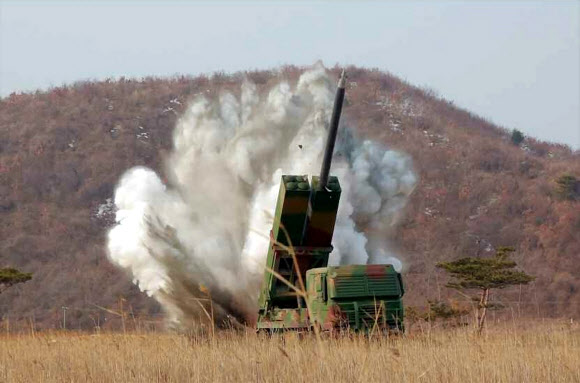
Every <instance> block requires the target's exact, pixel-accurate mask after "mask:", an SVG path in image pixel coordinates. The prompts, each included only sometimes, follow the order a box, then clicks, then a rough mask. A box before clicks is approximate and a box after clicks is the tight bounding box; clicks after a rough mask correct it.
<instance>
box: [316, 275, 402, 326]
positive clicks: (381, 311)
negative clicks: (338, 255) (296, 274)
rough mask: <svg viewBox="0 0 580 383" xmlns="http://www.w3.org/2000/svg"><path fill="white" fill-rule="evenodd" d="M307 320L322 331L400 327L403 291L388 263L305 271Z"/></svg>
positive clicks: (398, 277) (399, 276)
mask: <svg viewBox="0 0 580 383" xmlns="http://www.w3.org/2000/svg"><path fill="white" fill-rule="evenodd" d="M306 288H307V292H308V294H307V296H308V300H309V302H308V303H309V304H308V307H309V309H310V313H309V314H310V315H309V316H310V317H309V319H310V321H311V322H312V325H313V326H318V327H319V328H320V329H322V330H328V331H332V330H336V329H345V328H346V329H352V330H357V331H369V330H372V329H373V328H378V329H382V330H403V322H402V320H403V315H404V312H403V303H402V297H403V294H404V292H405V290H404V287H403V281H402V278H401V274H399V273H398V272H397V271H395V269H394V267H393V266H392V265H349V266H329V267H320V268H314V269H310V270H308V271H307V272H306Z"/></svg>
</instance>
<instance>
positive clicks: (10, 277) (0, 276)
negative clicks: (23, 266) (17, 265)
mask: <svg viewBox="0 0 580 383" xmlns="http://www.w3.org/2000/svg"><path fill="white" fill-rule="evenodd" d="M30 279H32V273H23V272H21V271H18V270H16V269H12V268H5V269H0V293H1V292H3V291H4V290H6V289H7V288H9V287H10V286H13V285H15V284H17V283H24V282H26V281H29V280H30Z"/></svg>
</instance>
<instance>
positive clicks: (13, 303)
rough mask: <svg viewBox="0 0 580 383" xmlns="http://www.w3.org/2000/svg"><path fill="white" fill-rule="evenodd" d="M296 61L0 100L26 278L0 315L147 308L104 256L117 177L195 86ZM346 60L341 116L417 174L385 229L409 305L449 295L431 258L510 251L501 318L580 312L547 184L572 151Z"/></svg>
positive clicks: (572, 235)
mask: <svg viewBox="0 0 580 383" xmlns="http://www.w3.org/2000/svg"><path fill="white" fill-rule="evenodd" d="M302 70H303V69H302V68H296V67H284V68H281V69H279V70H276V71H254V72H247V73H236V74H233V75H225V74H222V73H218V74H214V75H212V76H210V77H208V76H199V77H195V78H194V77H175V78H171V79H158V78H145V79H142V80H129V79H124V78H121V79H119V80H118V81H101V82H79V83H76V84H73V85H71V86H65V87H60V88H55V89H52V90H50V91H47V92H36V93H35V94H12V95H10V96H9V97H6V98H3V99H1V100H0V132H1V135H0V267H7V266H11V267H18V268H20V269H22V270H23V271H27V272H33V273H34V277H33V279H32V280H31V281H30V282H28V283H26V284H23V285H21V286H17V287H13V288H12V289H10V290H7V291H6V292H4V293H2V295H0V317H2V318H4V320H5V321H6V320H9V321H11V322H15V321H18V320H19V319H25V320H26V321H29V320H32V321H34V323H36V325H37V326H38V327H46V328H54V327H59V326H61V324H62V319H63V318H62V316H63V312H64V310H65V309H63V308H62V307H63V306H64V307H67V308H68V309H66V313H67V314H66V315H67V327H69V328H91V327H93V326H95V325H99V326H106V325H107V323H112V322H115V321H116V322H117V323H118V319H117V317H116V316H115V315H114V314H111V313H109V312H106V311H103V310H102V309H101V308H99V307H97V306H100V307H118V306H119V305H121V304H123V305H124V310H126V311H127V312H130V313H133V314H134V315H135V316H141V318H146V319H151V318H157V317H158V316H159V315H160V312H159V310H160V308H159V306H158V305H157V304H155V303H154V302H153V301H152V300H151V299H149V298H147V297H146V296H144V295H143V294H141V293H140V292H139V291H138V289H137V288H136V287H135V286H133V285H132V283H131V281H130V277H128V276H126V275H124V274H123V273H122V272H120V271H118V270H116V269H115V268H114V267H113V266H112V265H111V264H110V263H109V262H108V260H107V258H106V255H105V247H104V244H105V234H106V231H107V228H108V227H110V225H111V224H112V222H113V219H114V213H113V212H112V210H111V204H110V198H112V197H113V192H114V187H115V183H116V181H117V180H118V179H119V177H120V175H121V174H122V173H123V172H124V171H125V170H127V169H128V168H130V167H132V166H135V165H146V166H148V167H151V168H153V169H155V170H156V171H158V172H159V173H160V174H163V159H164V156H165V154H166V153H167V152H168V150H169V149H170V146H171V133H172V130H173V127H174V125H175V123H176V120H177V119H178V117H179V116H180V115H181V114H182V112H183V110H184V108H185V107H186V105H187V101H188V100H190V99H191V98H192V97H194V96H195V95H197V94H202V93H203V94H207V95H210V96H212V95H217V94H219V92H220V91H222V90H225V89H228V90H231V91H232V92H234V93H236V92H239V84H240V83H241V81H242V79H243V77H244V76H248V77H249V78H250V79H251V80H252V81H254V82H255V83H256V84H257V85H258V87H259V89H266V87H268V86H269V85H272V84H274V83H276V82H278V81H280V80H281V79H286V80H288V81H290V82H295V81H296V79H297V78H298V76H299V74H300V73H301V72H302ZM347 70H348V73H349V81H350V82H349V85H348V90H347V103H346V105H345V108H344V113H343V115H344V121H345V122H346V123H348V124H350V125H352V126H355V127H356V129H357V131H358V132H359V134H360V135H362V136H366V137H371V138H374V139H376V140H379V141H381V142H384V143H385V144H387V145H388V146H390V147H392V148H395V149H398V150H402V151H405V152H406V153H408V154H409V155H410V156H411V157H412V158H413V161H414V165H415V168H416V171H417V173H418V175H419V179H420V182H419V184H418V186H417V188H416V189H415V191H414V192H413V194H412V197H411V199H410V201H409V204H408V206H407V208H406V210H405V211H404V212H403V213H402V216H401V219H400V221H399V224H398V225H397V226H396V227H394V228H393V230H392V232H390V233H385V235H387V236H390V237H391V238H392V239H393V243H395V244H396V246H397V250H398V251H399V253H400V254H402V256H403V258H404V260H405V263H406V265H407V268H406V276H405V278H406V283H407V290H408V294H407V296H406V303H407V304H411V305H421V304H424V303H425V302H426V300H427V299H440V298H444V297H447V296H451V297H454V298H457V296H455V295H450V294H451V293H449V292H448V291H446V289H445V288H444V284H445V276H444V275H443V274H442V272H441V271H437V270H436V267H435V265H436V263H437V262H440V261H446V260H451V259H455V258H458V257H460V256H468V255H484V254H488V253H492V252H493V250H494V248H496V247H498V246H515V247H516V249H517V253H516V254H517V255H516V256H515V258H514V259H515V260H516V261H517V262H518V264H519V265H520V266H521V267H522V268H523V269H524V270H525V271H526V272H528V273H529V274H532V275H535V276H537V279H536V280H535V281H534V282H533V283H532V284H530V285H529V286H526V287H523V288H522V289H517V288H516V289H514V290H508V291H506V292H504V293H502V295H501V296H498V297H496V298H498V299H499V300H501V302H502V303H503V304H504V305H506V306H509V307H511V308H512V310H511V313H512V315H513V313H517V315H534V316H540V317H546V316H575V317H578V316H580V278H579V276H580V262H579V260H580V259H579V256H580V201H578V200H574V199H573V198H564V197H562V195H561V193H559V190H558V183H557V182H556V181H557V180H558V178H559V177H561V176H563V175H572V176H574V177H576V179H580V153H578V152H575V153H574V152H572V151H571V150H570V148H569V147H567V146H564V145H555V144H549V143H545V142H540V141H537V140H534V139H532V138H526V139H525V141H524V142H523V143H522V144H521V145H520V146H516V145H514V144H513V143H512V142H511V139H510V132H509V131H507V130H505V129H502V128H500V127H497V126H494V125H493V124H491V123H489V122H487V121H485V120H483V119H481V118H479V117H477V116H474V115H473V114H470V113H469V112H467V111H464V110H461V109H459V108H456V107H455V106H454V105H453V104H452V103H450V102H448V101H445V100H444V99H441V98H439V97H437V96H435V95H434V94H433V92H431V91H428V90H423V89H419V88H416V87H413V86H411V85H409V84H406V83H405V82H403V81H401V80H399V79H397V78H396V77H394V76H392V75H390V74H388V73H384V72H381V71H378V70H367V69H360V68H347ZM337 71H338V69H337V68H335V69H334V72H337ZM551 128H552V127H549V126H547V127H546V129H551ZM578 193H579V194H580V190H579V191H578ZM108 201H109V203H107V202H108ZM122 298H124V300H123V299H122ZM109 326H113V324H110V325H109Z"/></svg>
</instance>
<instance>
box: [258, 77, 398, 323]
mask: <svg viewBox="0 0 580 383" xmlns="http://www.w3.org/2000/svg"><path fill="white" fill-rule="evenodd" d="M345 82H346V77H345V74H344V71H343V72H342V74H341V77H340V80H339V82H338V88H337V91H336V97H335V100H334V108H333V111H332V117H331V120H330V125H329V129H328V138H327V141H326V147H325V151H324V157H323V162H322V166H321V170H320V175H319V176H314V177H312V179H311V180H310V181H309V179H308V176H306V175H283V176H282V179H281V182H280V191H279V193H278V201H277V203H276V211H275V214H274V223H273V226H272V231H271V232H270V245H269V248H268V256H267V259H266V267H265V272H264V279H263V282H262V288H261V290H260V297H259V301H258V304H259V309H258V310H259V311H258V323H257V327H258V331H261V330H264V331H270V332H271V331H277V330H310V329H312V328H313V326H318V327H319V328H320V329H323V330H328V331H334V330H337V329H342V328H348V329H351V330H357V331H358V330H369V329H371V328H372V327H373V326H377V325H378V326H379V327H381V328H383V329H387V330H388V329H396V330H402V319H403V305H402V296H403V294H404V289H403V283H402V279H401V275H400V274H399V273H398V272H396V271H395V269H394V267H393V266H392V265H349V266H334V267H328V257H329V255H330V253H331V252H332V250H333V247H332V236H333V234H334V226H335V223H336V215H337V212H338V205H339V201H340V194H341V188H340V183H339V181H338V178H337V177H333V176H330V167H331V162H332V155H333V152H334V145H335V142H336V136H337V132H338V127H339V122H340V115H341V111H342V105H343V101H344V96H345ZM289 285H292V286H294V287H295V288H296V289H298V290H300V291H304V292H305V293H306V296H307V298H306V299H307V301H305V299H304V297H303V296H301V295H302V294H298V293H296V291H295V289H294V288H292V287H290V286H289ZM371 325H372V326H371Z"/></svg>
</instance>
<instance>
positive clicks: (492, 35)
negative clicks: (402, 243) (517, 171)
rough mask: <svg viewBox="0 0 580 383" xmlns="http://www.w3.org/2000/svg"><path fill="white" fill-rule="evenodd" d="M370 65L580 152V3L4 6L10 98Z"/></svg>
mask: <svg viewBox="0 0 580 383" xmlns="http://www.w3.org/2000/svg"><path fill="white" fill-rule="evenodd" d="M318 60H322V61H323V62H324V64H325V65H326V66H334V65H335V64H339V65H350V64H353V65H357V66H362V67H369V68H378V69H380V70H384V71H388V72H391V73H392V74H395V75H397V76H399V77H401V78H402V79H404V80H406V81H407V82H409V83H411V84H414V85H417V86H421V87H427V88H430V89H432V90H434V91H436V92H437V93H438V94H439V95H440V96H442V97H444V98H446V99H448V100H452V101H453V102H454V103H455V105H458V106H460V107H462V108H466V109H468V110H470V111H472V112H474V113H476V114H478V115H480V116H482V117H485V118H487V119H489V120H491V121H493V122H494V123H496V124H498V125H500V126H503V127H505V128H507V129H519V130H521V131H523V132H524V133H525V134H527V135H531V136H534V137H536V138H539V139H541V140H546V141H551V142H559V143H564V144H568V145H570V146H572V147H573V148H574V149H580V1H573V0H569V1H523V0H520V1H511V2H510V1H484V2H483V1H482V2H479V1H464V2H461V1H438V2H434V1H433V2H427V1H406V2H402V1H401V2H397V1H385V2H378V1H371V2H361V1H357V2H354V1H353V2H347V1H335V2H327V1H316V2H305V1H291V2H282V1H253V2H247V1H236V2H219V1H211V2H201V1H163V2H161V1H140V2H137V1H114V2H113V1H106V0H101V1H98V2H95V1H92V2H91V1H80V0H77V1H75V2H73V1H51V0H43V1H26V0H20V1H10V0H0V96H2V97H4V96H7V95H9V94H10V93H12V92H21V91H34V90H36V89H42V90H45V89H48V88H50V87H52V86H59V85H62V84H70V83H73V82H75V81H78V80H86V79H97V80H98V79H105V78H109V77H119V76H126V77H142V76H148V75H154V76H171V75H174V74H190V75H196V74H200V73H206V74H207V73H212V72H215V71H226V72H234V71H239V70H247V69H270V68H274V67H277V66H279V65H285V64H293V65H300V66H303V65H311V64H313V63H315V62H316V61H318Z"/></svg>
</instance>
